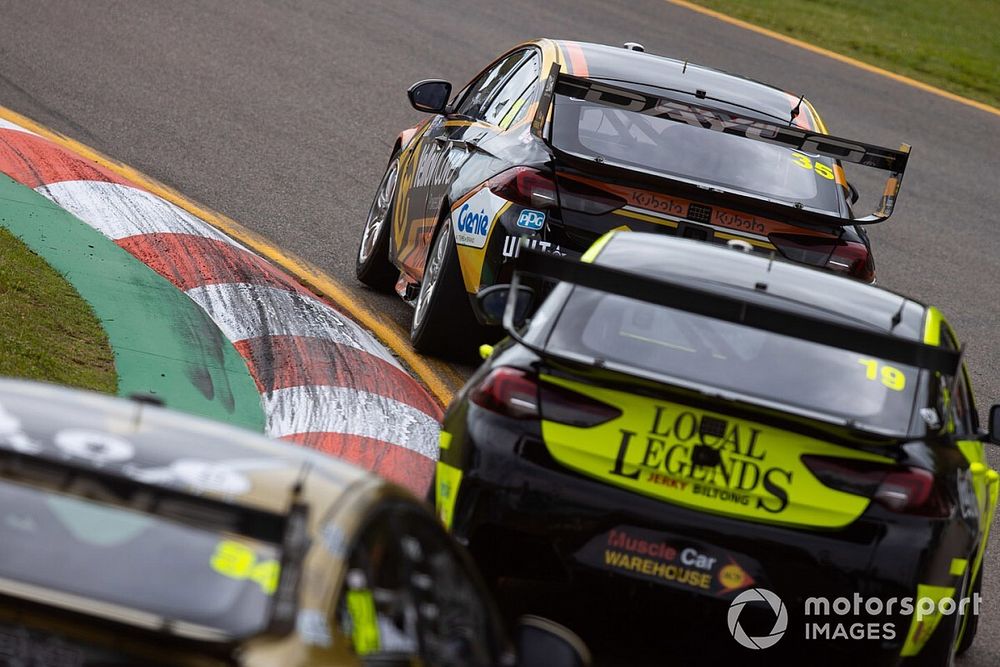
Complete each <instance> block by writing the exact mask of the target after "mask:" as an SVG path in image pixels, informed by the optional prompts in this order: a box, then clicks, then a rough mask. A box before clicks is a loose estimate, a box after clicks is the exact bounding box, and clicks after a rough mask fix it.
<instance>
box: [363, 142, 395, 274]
mask: <svg viewBox="0 0 1000 667" xmlns="http://www.w3.org/2000/svg"><path fill="white" fill-rule="evenodd" d="M398 176H399V153H398V152H397V153H395V154H394V155H393V156H392V159H390V160H389V166H388V167H386V169H385V174H384V175H383V176H382V181H381V182H380V183H379V186H378V190H377V191H376V193H375V199H374V200H373V201H372V205H371V208H370V209H368V220H367V221H366V222H365V228H364V231H362V233H361V243H360V244H359V245H358V254H357V257H356V261H355V264H354V273H355V275H357V277H358V280H360V281H361V282H363V283H364V284H365V285H368V286H369V287H372V288H374V289H377V290H383V291H388V290H390V289H392V286H393V285H394V284H395V282H396V278H397V277H398V276H399V271H397V270H396V267H395V266H393V265H392V262H390V261H389V228H390V227H391V226H392V209H393V202H394V201H395V198H396V183H397V182H398Z"/></svg>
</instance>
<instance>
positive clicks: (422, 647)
mask: <svg viewBox="0 0 1000 667" xmlns="http://www.w3.org/2000/svg"><path fill="white" fill-rule="evenodd" d="M334 616H335V617H334V618H333V619H331V620H332V626H333V627H334V628H335V633H336V634H337V635H338V637H342V638H343V641H347V642H350V644H351V646H352V647H353V651H354V652H355V653H356V654H357V655H358V656H359V657H360V658H362V663H363V664H364V663H366V662H371V663H377V664H379V665H400V666H403V665H413V666H414V667H415V666H417V665H421V666H423V665H427V666H431V667H459V666H468V667H493V666H494V665H498V664H501V661H502V658H503V656H504V655H505V654H506V651H507V646H506V644H505V642H504V639H503V636H504V635H503V631H502V626H501V624H500V621H499V616H498V614H497V612H496V610H495V608H494V606H493V604H492V602H491V600H490V598H489V596H488V594H487V592H486V589H485V587H484V585H483V584H482V582H481V581H480V580H479V577H478V575H477V574H476V573H475V571H474V570H473V569H472V566H471V564H470V563H469V561H468V559H467V557H466V556H465V554H464V553H462V552H461V551H460V550H459V548H458V546H457V545H456V544H455V543H454V542H453V541H452V539H451V538H450V537H449V536H448V535H447V534H446V533H445V532H444V529H443V528H442V527H441V525H440V524H439V523H438V522H437V521H436V520H435V519H434V518H433V516H432V515H430V514H429V513H428V512H427V511H426V510H425V509H424V508H423V507H421V506H419V505H417V504H416V503H415V502H413V501H409V500H402V499H393V500H387V501H383V502H380V503H378V504H377V505H376V506H375V507H374V509H373V510H372V511H371V512H370V514H369V516H368V518H367V519H366V520H365V521H364V522H363V524H362V527H361V530H360V531H359V532H358V537H357V539H356V540H355V541H354V542H353V544H352V545H351V547H350V549H349V552H348V568H347V572H346V575H345V581H344V585H343V586H342V588H341V591H340V594H339V600H338V602H337V604H336V606H335V611H334ZM336 641H337V640H336V639H335V643H336Z"/></svg>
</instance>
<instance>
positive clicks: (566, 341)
mask: <svg viewBox="0 0 1000 667" xmlns="http://www.w3.org/2000/svg"><path fill="white" fill-rule="evenodd" d="M665 289H666V288H665ZM547 347H548V349H550V350H552V351H553V352H555V353H558V352H561V351H564V352H570V353H576V354H584V355H586V356H588V357H593V358H596V359H603V360H606V361H613V362H617V363H619V364H624V365H626V366H629V367H632V368H636V369H641V370H643V371H651V372H653V373H656V374H658V375H662V376H668V377H670V378H677V379H679V380H685V381H689V382H693V383H697V384H698V385H701V386H708V387H713V388H718V389H721V390H729V391H733V392H737V393H739V394H743V395H746V396H753V397H758V398H760V399H763V400H767V401H774V402H778V403H780V404H782V405H790V406H795V407H798V408H802V409H805V410H813V411H818V412H822V413H824V414H832V415H838V416H842V417H844V418H847V419H851V420H853V421H855V422H857V423H858V424H859V426H865V425H867V426H871V427H874V428H876V429H878V430H891V431H893V432H906V431H907V430H908V428H909V421H910V419H909V418H910V414H911V412H912V408H913V402H914V396H915V392H916V387H917V380H918V376H917V375H918V370H917V369H916V368H914V367H910V366H904V365H899V364H892V363H886V362H884V361H882V360H880V359H877V358H874V357H870V356H865V355H863V354H858V353H856V352H849V351H846V350H842V349H839V348H833V347H828V346H826V345H820V344H817V343H812V342H808V341H803V340H799V339H796V338H790V337H788V336H782V335H779V334H775V333H771V332H767V331H761V330H759V329H753V328H750V327H746V326H743V325H739V324H733V323H730V322H724V321H722V320H717V319H714V318H709V317H705V316H702V315H695V314H692V313H689V312H685V311H680V310H675V309H672V308H666V307H663V306H657V305H653V304H649V303H646V302H644V301H637V300H635V299H629V298H626V297H621V296H616V295H613V294H607V293H605V292H599V291H596V290H592V289H588V288H584V287H573V288H572V293H571V294H570V296H569V298H568V300H567V301H566V303H565V306H564V307H563V309H562V311H561V313H560V314H559V318H558V320H557V321H556V322H555V325H554V326H553V328H552V331H551V334H550V336H549V340H548V345H547Z"/></svg>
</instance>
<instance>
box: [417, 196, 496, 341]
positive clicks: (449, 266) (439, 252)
mask: <svg viewBox="0 0 1000 667" xmlns="http://www.w3.org/2000/svg"><path fill="white" fill-rule="evenodd" d="M451 227H452V225H451V216H450V215H449V216H448V217H446V218H445V219H444V221H443V222H442V223H441V225H440V226H439V227H438V232H437V236H436V237H435V238H434V243H433V244H432V245H431V251H430V253H428V255H427V264H426V266H425V268H424V279H423V280H422V281H421V283H420V293H419V294H418V295H417V303H416V306H415V307H414V309H413V324H412V325H411V326H410V340H411V341H412V342H413V347H414V349H416V350H417V352H420V353H423V354H433V355H437V356H442V357H450V358H452V359H458V360H462V361H467V360H472V359H473V358H475V355H476V350H477V349H478V347H479V344H480V343H482V342H483V336H484V332H483V327H482V326H481V325H480V324H479V321H478V320H477V319H476V316H475V314H473V312H472V306H471V305H470V304H469V296H468V294H467V293H466V291H465V283H464V281H463V280H462V268H461V267H460V266H459V264H458V250H456V249H455V243H454V241H453V240H452V231H451Z"/></svg>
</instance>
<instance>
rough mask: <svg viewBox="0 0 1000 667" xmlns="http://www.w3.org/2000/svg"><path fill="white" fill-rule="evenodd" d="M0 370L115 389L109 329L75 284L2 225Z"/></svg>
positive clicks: (68, 383) (76, 384) (74, 383)
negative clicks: (82, 296) (107, 333)
mask: <svg viewBox="0 0 1000 667" xmlns="http://www.w3.org/2000/svg"><path fill="white" fill-rule="evenodd" d="M0 375H14V376H18V377H25V378H31V379H35V380H45V381H48V382H57V383H59V384H65V385H71V386H74V387H82V388H85V389H96V390H98V391H104V392H109V393H113V392H114V391H115V389H116V386H117V377H116V375H115V366H114V357H113V356H112V353H111V347H110V346H109V345H108V339H107V337H106V336H105V335H104V330H103V329H102V328H101V325H100V323H99V322H98V321H97V318H96V317H95V316H94V313H93V312H92V311H91V309H90V306H89V305H88V304H87V302H86V301H84V300H83V299H82V298H80V295H79V294H77V293H76V290H74V289H73V287H72V285H70V284H69V283H68V282H66V281H65V280H64V279H63V278H62V276H60V275H59V274H58V273H56V272H55V271H54V270H53V269H52V268H51V267H50V266H49V265H48V264H46V263H45V261H44V260H42V258H40V257H39V256H38V255H36V254H34V253H33V252H31V250H29V249H28V248H27V246H25V245H24V244H23V243H21V241H20V240H18V239H17V237H15V236H14V235H12V234H11V233H10V232H9V231H7V230H6V229H3V228H0Z"/></svg>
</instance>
